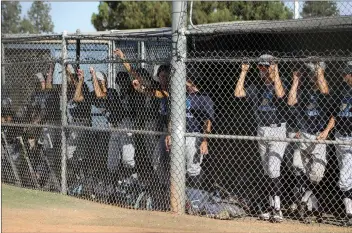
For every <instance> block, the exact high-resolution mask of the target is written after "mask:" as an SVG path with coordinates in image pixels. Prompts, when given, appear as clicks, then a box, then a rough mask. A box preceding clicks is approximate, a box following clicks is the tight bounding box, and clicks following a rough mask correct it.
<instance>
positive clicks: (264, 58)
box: [258, 54, 275, 66]
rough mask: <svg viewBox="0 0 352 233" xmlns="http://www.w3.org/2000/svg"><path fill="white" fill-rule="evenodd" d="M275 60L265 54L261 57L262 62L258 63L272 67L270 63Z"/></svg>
mask: <svg viewBox="0 0 352 233" xmlns="http://www.w3.org/2000/svg"><path fill="white" fill-rule="evenodd" d="M274 59H275V57H274V56H272V55H270V54H263V55H261V56H260V57H259V60H260V61H259V62H258V65H262V66H270V62H271V61H272V60H274Z"/></svg>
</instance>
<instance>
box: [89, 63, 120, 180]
mask: <svg viewBox="0 0 352 233" xmlns="http://www.w3.org/2000/svg"><path fill="white" fill-rule="evenodd" d="M89 72H90V74H91V76H92V82H93V88H94V91H93V93H92V97H91V98H92V99H91V101H92V112H91V114H92V127H95V128H100V129H101V128H109V127H110V126H112V125H114V124H115V121H114V118H115V116H116V115H114V114H113V113H115V112H116V111H117V108H118V107H119V106H120V104H119V103H120V102H119V100H120V99H119V96H118V93H117V91H116V90H115V89H114V88H108V83H107V76H106V74H105V73H103V72H101V71H98V72H96V71H95V70H94V68H93V67H90V68H89ZM115 125H116V124H115ZM110 137H111V134H110V132H109V131H95V132H93V133H92V140H93V141H92V144H91V145H92V146H93V147H92V152H91V153H92V154H93V155H94V157H93V158H92V160H91V163H92V164H93V166H94V175H95V176H98V177H99V178H101V179H107V180H106V181H109V179H110V177H109V176H108V175H107V174H108V167H107V161H108V152H109V141H110Z"/></svg>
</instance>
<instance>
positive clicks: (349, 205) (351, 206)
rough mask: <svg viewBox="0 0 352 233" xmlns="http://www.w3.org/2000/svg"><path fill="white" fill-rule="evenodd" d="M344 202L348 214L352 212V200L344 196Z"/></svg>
mask: <svg viewBox="0 0 352 233" xmlns="http://www.w3.org/2000/svg"><path fill="white" fill-rule="evenodd" d="M343 203H344V204H345V208H346V214H352V200H351V199H349V198H347V197H346V198H344V199H343Z"/></svg>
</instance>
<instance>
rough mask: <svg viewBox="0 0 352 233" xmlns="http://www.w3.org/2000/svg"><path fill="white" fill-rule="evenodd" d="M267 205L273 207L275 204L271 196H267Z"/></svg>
mask: <svg viewBox="0 0 352 233" xmlns="http://www.w3.org/2000/svg"><path fill="white" fill-rule="evenodd" d="M269 203H270V206H271V207H275V203H274V198H273V196H269Z"/></svg>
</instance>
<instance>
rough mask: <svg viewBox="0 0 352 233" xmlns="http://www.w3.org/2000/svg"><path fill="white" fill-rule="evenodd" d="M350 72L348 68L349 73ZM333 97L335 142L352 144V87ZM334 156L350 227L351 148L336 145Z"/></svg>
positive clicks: (351, 213) (351, 217)
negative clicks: (337, 164)
mask: <svg viewBox="0 0 352 233" xmlns="http://www.w3.org/2000/svg"><path fill="white" fill-rule="evenodd" d="M351 72H352V68H350V70H349V73H351ZM339 90H341V93H339V94H337V95H335V96H334V97H335V98H333V100H334V101H335V105H336V106H335V107H334V117H335V121H336V122H335V140H336V141H340V142H349V143H352V86H350V85H347V84H346V85H344V86H342V87H341V88H340V89H339ZM336 155H337V158H338V161H339V169H340V179H339V187H340V189H341V191H342V192H343V198H344V199H343V202H344V205H345V209H346V214H347V217H348V219H349V222H348V224H349V225H352V146H351V145H336Z"/></svg>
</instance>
